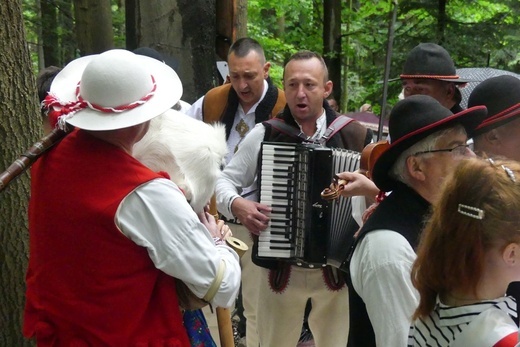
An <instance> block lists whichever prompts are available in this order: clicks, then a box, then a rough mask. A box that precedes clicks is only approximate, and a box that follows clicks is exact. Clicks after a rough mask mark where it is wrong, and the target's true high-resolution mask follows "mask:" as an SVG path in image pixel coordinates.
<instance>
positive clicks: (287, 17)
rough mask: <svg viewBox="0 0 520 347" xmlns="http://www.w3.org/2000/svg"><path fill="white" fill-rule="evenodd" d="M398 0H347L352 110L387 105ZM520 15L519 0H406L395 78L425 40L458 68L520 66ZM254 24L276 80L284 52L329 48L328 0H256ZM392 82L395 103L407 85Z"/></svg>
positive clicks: (398, 28)
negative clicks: (393, 19)
mask: <svg viewBox="0 0 520 347" xmlns="http://www.w3.org/2000/svg"><path fill="white" fill-rule="evenodd" d="M441 1H444V2H445V3H446V21H445V22H444V25H443V26H441V27H440V26H439V21H440V20H441V15H440V13H439V8H440V6H439V5H440V3H441ZM392 4H393V2H392V1H390V0H386V1H378V0H364V1H360V0H357V1H356V0H347V1H344V2H343V6H342V7H343V9H342V23H343V25H342V32H341V35H342V53H343V62H344V63H343V70H344V71H343V75H344V77H343V81H344V83H346V85H344V86H343V89H344V90H345V89H346V91H347V95H348V111H354V110H356V109H358V108H359V107H360V106H361V105H362V104H364V103H366V102H368V103H371V104H372V105H373V106H374V111H376V112H377V111H378V110H380V106H381V105H380V104H381V102H382V95H383V89H382V88H383V84H382V83H381V82H382V80H383V77H384V67H385V58H386V50H387V42H388V27H389V22H390V18H391V17H390V14H391V10H392ZM273 6H274V7H273ZM519 18H520V2H519V1H517V0H500V1H490V0H450V1H448V0H438V1H431V0H401V1H399V8H398V18H397V21H396V23H395V26H394V30H395V37H394V41H393V51H392V60H391V68H390V78H395V77H397V76H398V75H399V73H400V72H401V67H402V65H403V63H404V60H405V59H406V55H407V54H408V52H409V51H410V49H412V48H413V47H414V46H416V45H417V44H418V43H420V42H435V43H439V44H441V45H443V46H444V47H445V48H446V49H447V50H448V51H449V52H450V54H451V56H452V58H453V60H454V61H455V64H456V66H457V67H458V68H462V67H477V66H490V67H493V68H497V69H505V70H510V71H513V72H520V49H519V48H518V47H520V45H519V43H520V42H519V41H520V37H519V36H518V32H520V19H519ZM248 30H249V36H251V37H254V38H255V39H257V40H258V41H259V42H260V43H261V44H262V45H263V46H264V48H265V51H266V55H267V57H268V59H269V60H270V61H272V62H273V69H272V73H271V75H272V76H273V79H275V80H276V79H277V78H278V76H279V75H280V76H281V73H282V72H281V71H280V72H278V71H279V69H280V67H281V66H283V62H284V60H285V59H287V57H288V56H289V55H290V54H292V53H293V52H294V51H296V50H300V49H310V50H314V51H317V52H321V51H322V45H323V39H322V30H323V8H322V2H318V1H315V0H314V1H311V0H302V1H300V2H297V3H295V2H293V1H290V0H281V1H278V2H276V3H273V2H272V1H270V0H249V1H248ZM388 88H389V90H388V96H389V100H388V103H389V104H390V106H391V105H393V104H394V103H395V102H396V101H397V97H398V94H399V93H400V91H401V87H400V83H399V82H398V81H397V82H393V83H389V86H388Z"/></svg>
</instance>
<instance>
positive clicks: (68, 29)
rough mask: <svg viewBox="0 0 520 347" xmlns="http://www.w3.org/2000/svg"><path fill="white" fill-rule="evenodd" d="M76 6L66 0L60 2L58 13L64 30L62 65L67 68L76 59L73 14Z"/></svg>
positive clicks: (62, 35)
mask: <svg viewBox="0 0 520 347" xmlns="http://www.w3.org/2000/svg"><path fill="white" fill-rule="evenodd" d="M73 12H74V6H73V5H72V2H71V1H68V0H64V1H61V2H60V5H59V12H58V22H59V23H60V26H61V28H62V33H61V46H62V48H61V50H62V55H61V65H59V66H65V65H67V64H68V63H70V62H71V61H72V60H74V59H76V58H77V56H76V47H77V44H76V35H75V34H74V28H75V27H74V20H73V19H74V18H73V15H72V13H73Z"/></svg>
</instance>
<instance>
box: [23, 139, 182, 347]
mask: <svg viewBox="0 0 520 347" xmlns="http://www.w3.org/2000/svg"><path fill="white" fill-rule="evenodd" d="M31 176H32V185H31V200H30V204H29V232H30V257H29V268H28V272H27V300H26V307H25V316H24V329H23V331H24V335H25V336H27V337H33V336H35V337H36V340H37V343H38V346H76V345H77V346H80V345H81V346H83V345H85V346H87V345H88V346H136V347H137V346H152V345H153V346H189V341H188V337H187V335H186V331H185V329H184V327H183V325H182V317H181V312H180V310H179V306H178V302H177V297H176V294H175V292H176V291H175V281H174V279H173V278H172V277H170V276H168V275H166V274H165V273H163V272H162V271H160V270H158V269H157V268H156V267H155V266H154V264H153V262H152V261H151V259H150V257H149V255H148V252H147V250H146V248H144V247H141V246H138V245H137V244H135V243H134V242H133V241H131V240H129V239H128V238H127V237H125V236H124V235H123V234H122V233H121V231H120V230H118V228H117V227H116V225H115V223H114V216H115V214H116V210H117V208H118V206H119V204H120V202H121V201H122V199H123V198H124V197H125V196H126V195H128V194H129V193H130V192H131V191H132V190H134V189H135V188H136V187H138V186H139V185H141V184H143V183H145V182H148V181H150V180H152V179H155V178H158V177H161V176H160V175H158V174H156V173H154V172H152V171H151V170H150V169H148V168H147V167H145V166H144V165H142V164H141V163H139V162H138V161H137V160H135V159H134V158H133V157H132V156H130V155H129V154H127V153H125V152H124V151H122V150H121V149H119V148H117V147H115V146H113V145H110V144H108V143H106V142H103V141H100V140H98V139H96V138H94V137H92V136H91V135H89V134H88V133H86V132H83V131H81V130H79V131H78V130H76V131H74V132H73V133H72V134H69V135H68V136H67V137H65V139H63V140H62V142H61V143H59V144H58V145H57V146H56V147H55V148H53V149H52V150H51V151H50V152H48V153H46V154H45V155H44V156H42V157H41V158H40V159H39V160H38V161H37V162H36V163H35V164H34V166H33V168H32V171H31ZM136 212H137V211H136ZM136 217H137V216H136Z"/></svg>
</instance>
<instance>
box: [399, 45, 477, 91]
mask: <svg viewBox="0 0 520 347" xmlns="http://www.w3.org/2000/svg"><path fill="white" fill-rule="evenodd" d="M399 77H400V78H401V79H405V78H424V79H435V80H440V81H447V82H455V83H468V82H471V80H468V79H463V78H460V76H459V75H457V70H456V69H455V64H454V63H453V60H452V59H451V57H450V54H449V53H448V51H447V50H445V49H444V48H443V47H441V46H439V45H437V44H435V43H420V44H418V45H417V46H415V47H414V48H413V49H412V50H411V51H410V53H408V57H407V58H406V62H405V63H404V66H403V72H402V73H401V75H400V76H399Z"/></svg>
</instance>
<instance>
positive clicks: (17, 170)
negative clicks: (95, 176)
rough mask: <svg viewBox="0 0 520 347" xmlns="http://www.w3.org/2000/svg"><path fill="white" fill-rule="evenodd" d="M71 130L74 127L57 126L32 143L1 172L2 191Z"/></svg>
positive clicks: (0, 186)
mask: <svg viewBox="0 0 520 347" xmlns="http://www.w3.org/2000/svg"><path fill="white" fill-rule="evenodd" d="M71 130H72V127H71V128H69V129H67V131H63V130H61V129H58V128H55V129H53V130H52V131H51V132H50V133H49V134H47V135H45V136H44V137H43V138H42V139H41V140H40V141H38V142H36V143H35V144H34V145H32V147H31V148H29V149H28V150H27V151H26V152H25V153H24V154H22V155H21V156H20V157H19V158H18V159H16V160H15V161H14V163H12V164H11V165H10V166H9V167H8V168H7V169H6V170H5V171H4V172H2V173H1V174H0V192H1V191H3V190H4V189H5V188H7V186H8V185H9V183H10V182H11V181H12V180H14V179H15V178H16V177H18V176H20V175H21V174H22V173H23V172H25V170H27V169H28V168H30V167H31V165H32V164H34V162H35V161H36V160H37V159H38V158H39V157H40V156H41V155H42V154H43V153H44V152H45V151H47V150H48V149H49V148H51V147H52V146H54V145H55V144H57V143H58V142H60V141H61V140H62V139H63V138H64V137H65V135H67V134H68V133H70V131H71Z"/></svg>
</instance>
